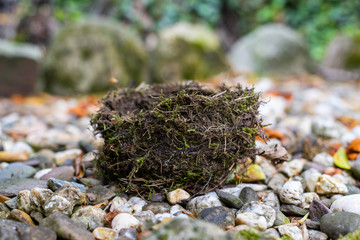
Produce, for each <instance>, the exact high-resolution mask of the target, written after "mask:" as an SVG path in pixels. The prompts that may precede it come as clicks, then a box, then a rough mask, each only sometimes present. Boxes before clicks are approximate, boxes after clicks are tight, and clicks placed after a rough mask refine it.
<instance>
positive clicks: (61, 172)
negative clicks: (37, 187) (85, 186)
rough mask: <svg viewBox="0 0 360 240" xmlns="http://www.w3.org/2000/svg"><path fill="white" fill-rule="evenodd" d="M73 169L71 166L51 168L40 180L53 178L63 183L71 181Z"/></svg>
mask: <svg viewBox="0 0 360 240" xmlns="http://www.w3.org/2000/svg"><path fill="white" fill-rule="evenodd" d="M74 174H75V169H74V167H73V166H61V167H57V168H53V169H52V170H51V171H50V172H48V173H47V174H45V175H43V176H42V177H41V178H40V179H41V180H48V179H49V178H55V179H59V180H63V181H71V179H72V178H73V177H74Z"/></svg>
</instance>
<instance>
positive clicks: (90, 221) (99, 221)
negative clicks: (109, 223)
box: [71, 206, 106, 231]
mask: <svg viewBox="0 0 360 240" xmlns="http://www.w3.org/2000/svg"><path fill="white" fill-rule="evenodd" d="M105 215H106V213H105V211H104V210H102V209H101V208H98V207H94V206H85V207H81V208H79V209H77V210H76V211H75V212H74V213H73V214H72V216H71V219H72V220H74V221H75V222H77V223H79V224H81V225H83V226H85V228H87V229H88V230H89V231H93V230H94V229H95V228H97V227H103V226H104V225H105Z"/></svg>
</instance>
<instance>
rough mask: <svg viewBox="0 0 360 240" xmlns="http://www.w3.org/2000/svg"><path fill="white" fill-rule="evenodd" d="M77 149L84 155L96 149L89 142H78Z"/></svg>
mask: <svg viewBox="0 0 360 240" xmlns="http://www.w3.org/2000/svg"><path fill="white" fill-rule="evenodd" d="M79 147H80V149H81V150H82V151H83V152H84V153H88V152H93V151H96V150H97V148H96V147H95V146H94V145H92V143H91V142H88V141H85V140H80V141H79Z"/></svg>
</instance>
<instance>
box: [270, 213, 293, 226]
mask: <svg viewBox="0 0 360 240" xmlns="http://www.w3.org/2000/svg"><path fill="white" fill-rule="evenodd" d="M289 222H290V221H289V219H288V218H287V217H286V216H285V214H284V213H283V212H282V211H280V209H276V218H275V221H274V226H280V225H283V224H286V223H289Z"/></svg>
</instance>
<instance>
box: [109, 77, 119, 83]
mask: <svg viewBox="0 0 360 240" xmlns="http://www.w3.org/2000/svg"><path fill="white" fill-rule="evenodd" d="M109 82H111V83H117V82H118V80H117V79H116V78H114V77H111V78H110V79H109Z"/></svg>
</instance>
